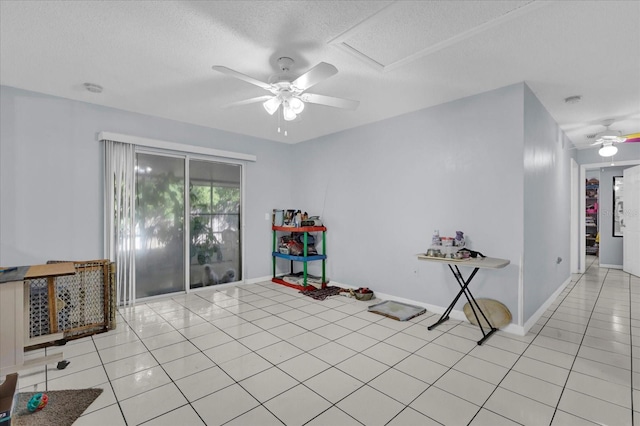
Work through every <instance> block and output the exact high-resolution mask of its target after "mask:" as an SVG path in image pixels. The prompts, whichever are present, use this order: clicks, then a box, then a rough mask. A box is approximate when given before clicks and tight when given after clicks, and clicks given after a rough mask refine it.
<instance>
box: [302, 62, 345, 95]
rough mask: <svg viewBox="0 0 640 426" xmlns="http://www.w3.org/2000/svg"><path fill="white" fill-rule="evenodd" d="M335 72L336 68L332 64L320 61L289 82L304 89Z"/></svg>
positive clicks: (336, 71)
mask: <svg viewBox="0 0 640 426" xmlns="http://www.w3.org/2000/svg"><path fill="white" fill-rule="evenodd" d="M337 73H338V69H337V68H336V67H334V66H333V65H331V64H328V63H326V62H320V63H319V64H318V65H316V66H315V67H313V68H311V69H310V70H309V71H307V72H305V73H304V74H302V75H301V76H300V77H298V78H296V79H295V80H294V81H293V82H292V83H291V84H292V85H293V86H295V87H297V88H298V89H300V90H302V91H304V90H307V89H308V88H309V87H311V86H313V85H315V84H318V83H320V82H321V81H322V80H324V79H327V78H329V77H331V76H332V75H335V74H337Z"/></svg>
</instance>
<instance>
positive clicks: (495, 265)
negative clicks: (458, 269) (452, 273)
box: [418, 254, 511, 269]
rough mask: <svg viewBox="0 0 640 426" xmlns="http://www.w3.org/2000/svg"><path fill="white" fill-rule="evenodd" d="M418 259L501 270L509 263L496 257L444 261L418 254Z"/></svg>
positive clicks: (439, 258) (440, 258)
mask: <svg viewBox="0 0 640 426" xmlns="http://www.w3.org/2000/svg"><path fill="white" fill-rule="evenodd" d="M418 259H420V260H428V261H431V262H439V263H446V264H449V265H459V266H470V267H472V268H480V269H501V268H504V267H505V266H507V265H508V264H509V263H511V262H510V261H508V260H507V259H498V258H496V257H480V256H478V257H476V258H472V257H471V258H469V259H445V258H442V257H431V256H427V255H426V254H419V255H418Z"/></svg>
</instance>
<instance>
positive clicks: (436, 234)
mask: <svg viewBox="0 0 640 426" xmlns="http://www.w3.org/2000/svg"><path fill="white" fill-rule="evenodd" d="M440 244H441V241H440V231H439V230H437V229H436V230H435V231H433V236H432V237H431V245H432V246H439V245H440Z"/></svg>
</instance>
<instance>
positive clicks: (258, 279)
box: [243, 275, 272, 284]
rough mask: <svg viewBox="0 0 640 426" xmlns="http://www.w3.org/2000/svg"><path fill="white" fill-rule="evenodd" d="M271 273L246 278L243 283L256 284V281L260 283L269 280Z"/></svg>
mask: <svg viewBox="0 0 640 426" xmlns="http://www.w3.org/2000/svg"><path fill="white" fill-rule="evenodd" d="M271 278H272V277H271V275H267V276H266V277H258V278H249V279H248V280H244V281H243V284H256V283H262V282H265V281H269V282H271Z"/></svg>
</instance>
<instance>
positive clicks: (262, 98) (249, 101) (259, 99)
mask: <svg viewBox="0 0 640 426" xmlns="http://www.w3.org/2000/svg"><path fill="white" fill-rule="evenodd" d="M271 98H273V96H272V95H264V96H258V97H257V98H250V99H245V100H244V101H238V102H232V103H230V104H226V105H223V106H222V108H231V107H236V106H241V105H249V104H255V103H257V102H264V101H268V100H269V99H271Z"/></svg>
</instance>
